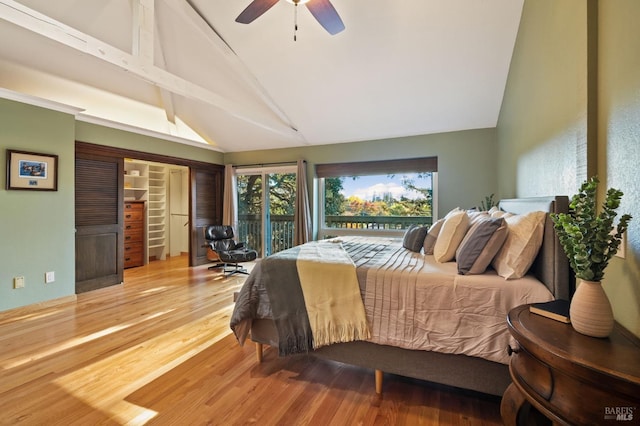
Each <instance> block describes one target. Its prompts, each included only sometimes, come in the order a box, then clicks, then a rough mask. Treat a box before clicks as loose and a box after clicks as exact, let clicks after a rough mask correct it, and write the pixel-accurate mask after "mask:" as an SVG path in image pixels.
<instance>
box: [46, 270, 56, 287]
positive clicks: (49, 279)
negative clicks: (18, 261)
mask: <svg viewBox="0 0 640 426" xmlns="http://www.w3.org/2000/svg"><path fill="white" fill-rule="evenodd" d="M55 280H56V273H55V272H54V271H50V272H46V273H45V274H44V283H45V284H49V283H52V282H54V281H55Z"/></svg>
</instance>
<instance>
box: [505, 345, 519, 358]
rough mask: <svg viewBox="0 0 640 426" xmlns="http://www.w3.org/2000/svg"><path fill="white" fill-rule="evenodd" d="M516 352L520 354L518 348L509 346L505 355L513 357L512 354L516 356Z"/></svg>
mask: <svg viewBox="0 0 640 426" xmlns="http://www.w3.org/2000/svg"><path fill="white" fill-rule="evenodd" d="M518 352H520V348H515V349H514V348H512V347H511V345H507V353H508V354H509V356H511V355H513V354H517V353H518Z"/></svg>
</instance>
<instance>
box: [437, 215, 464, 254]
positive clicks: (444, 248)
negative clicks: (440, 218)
mask: <svg viewBox="0 0 640 426" xmlns="http://www.w3.org/2000/svg"><path fill="white" fill-rule="evenodd" d="M468 229H469V216H468V215H467V213H466V212H465V211H458V212H455V213H452V214H450V215H447V217H446V218H445V220H444V223H443V224H442V229H440V233H439V234H438V239H437V240H436V244H435V245H434V246H433V256H434V258H435V260H436V262H440V263H445V262H450V261H452V260H453V258H454V257H455V256H456V250H457V248H458V246H459V245H460V242H461V241H462V239H463V238H464V235H465V234H466V233H467V230H468Z"/></svg>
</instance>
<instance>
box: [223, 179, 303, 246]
mask: <svg viewBox="0 0 640 426" xmlns="http://www.w3.org/2000/svg"><path fill="white" fill-rule="evenodd" d="M236 177H237V187H238V240H240V241H245V242H246V243H247V245H249V247H251V248H252V249H255V250H257V251H258V253H259V255H260V256H261V257H264V256H268V255H270V254H273V253H277V252H279V251H282V250H284V249H287V248H290V247H293V237H294V232H293V211H294V206H295V197H296V169H295V167H292V166H287V167H277V168H268V169H266V168H265V169H237V170H236Z"/></svg>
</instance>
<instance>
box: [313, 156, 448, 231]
mask: <svg viewBox="0 0 640 426" xmlns="http://www.w3.org/2000/svg"><path fill="white" fill-rule="evenodd" d="M316 174H317V175H318V177H319V178H320V180H319V194H320V198H321V199H320V205H321V206H324V208H322V209H321V211H320V227H319V228H320V229H319V234H320V235H319V238H327V237H330V236H337V235H353V234H371V233H375V234H377V235H390V236H396V235H401V234H402V233H404V230H406V229H407V228H408V227H409V226H410V225H412V224H423V225H430V224H431V223H432V220H433V216H434V211H435V203H434V200H435V199H436V198H435V189H436V186H437V185H436V183H437V158H435V157H429V158H416V159H409V160H390V161H375V162H361V163H340V164H324V165H317V166H316Z"/></svg>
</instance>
